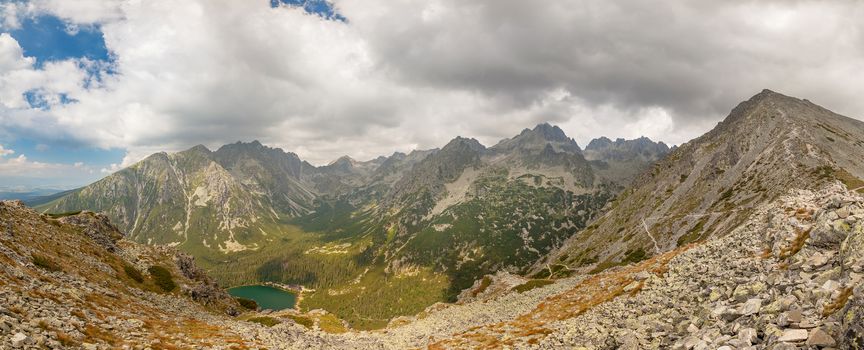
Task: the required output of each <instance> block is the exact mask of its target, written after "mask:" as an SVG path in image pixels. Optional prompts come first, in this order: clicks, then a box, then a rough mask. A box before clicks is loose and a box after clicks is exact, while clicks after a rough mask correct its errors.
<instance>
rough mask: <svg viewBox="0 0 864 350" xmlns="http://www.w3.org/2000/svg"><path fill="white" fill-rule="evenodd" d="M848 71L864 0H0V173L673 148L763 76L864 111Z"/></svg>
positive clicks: (856, 58)
mask: <svg viewBox="0 0 864 350" xmlns="http://www.w3.org/2000/svg"><path fill="white" fill-rule="evenodd" d="M862 73H864V2H861V1H843V0H838V1H830V2H829V1H796V0H763V1H744V0H730V1H713V0H712V1H708V0H705V1H667V0H657V1H642V0H563V1H562V0H554V1H553V0H532V1H524V0H522V1H517V0H474V1H460V0H423V1H420V0H362V1H360V0H332V1H325V0H306V1H304V0H247V1H234V0H185V1H174V0H77V1H68V0H30V1H24V0H0V189H3V188H8V187H37V186H41V187H57V188H71V187H75V186H80V185H84V184H86V183H89V182H91V181H94V180H96V179H98V178H101V177H104V176H106V175H108V174H110V173H112V172H114V171H117V170H118V169H121V168H123V167H125V166H128V165H131V164H133V163H134V162H136V161H138V160H141V159H143V158H144V157H146V156H147V155H149V154H152V153H155V152H159V151H168V152H172V151H179V150H183V149H187V148H189V147H192V146H194V145H197V144H204V145H206V146H208V147H210V148H211V149H216V148H218V147H219V146H220V145H222V144H226V143H232V142H235V141H251V140H260V141H261V142H262V143H264V144H266V145H270V146H274V147H281V148H283V149H285V150H286V151H292V152H295V153H297V154H298V155H300V157H301V158H303V159H305V160H308V161H310V162H311V163H313V164H327V163H329V162H330V161H331V160H334V159H336V158H338V157H339V156H342V155H348V156H351V157H352V158H354V159H358V160H366V159H371V158H374V157H377V156H379V155H389V154H392V153H393V152H394V151H400V152H408V151H411V150H413V149H428V148H434V147H440V146H442V145H444V144H446V143H447V141H449V140H450V139H452V138H453V137H455V136H466V137H474V138H477V139H478V140H479V141H480V142H482V143H483V144H486V145H492V144H494V143H496V142H497V141H498V140H500V139H502V138H506V137H511V136H513V135H515V134H517V133H519V131H521V130H522V129H524V128H530V127H532V126H534V125H536V124H538V123H542V122H549V123H552V124H556V125H558V126H560V127H561V128H562V129H563V130H564V131H565V132H566V133H567V134H568V135H569V136H571V137H573V138H575V139H576V141H577V142H579V144H580V145H585V144H587V143H588V141H589V140H591V139H592V138H595V137H599V136H607V137H611V138H616V137H623V138H636V137H640V136H647V137H649V138H651V139H654V140H660V141H664V142H667V143H669V144H680V143H683V142H686V141H688V140H690V139H692V138H694V137H696V136H699V135H701V134H702V133H704V132H706V131H708V130H710V129H711V128H712V127H713V126H714V125H716V123H717V122H719V121H720V120H722V119H723V118H724V117H725V116H726V115H727V114H728V113H729V111H730V110H731V109H732V108H733V107H734V106H735V105H736V104H737V103H739V102H741V101H743V100H746V99H748V98H749V97H750V96H752V95H754V94H756V93H758V92H759V91H761V90H762V89H765V88H768V89H772V90H774V91H778V92H781V93H785V94H788V95H792V96H796V97H799V98H807V99H809V100H811V101H814V102H815V103H818V104H820V105H822V106H824V107H826V108H829V109H831V110H833V111H835V112H837V113H840V114H843V115H847V116H849V117H853V118H858V119H862V118H864V98H861V97H860V96H859V94H860V91H864V79H861V77H862V76H864V74H862Z"/></svg>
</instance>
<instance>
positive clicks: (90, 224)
mask: <svg viewBox="0 0 864 350" xmlns="http://www.w3.org/2000/svg"><path fill="white" fill-rule="evenodd" d="M59 221H60V222H61V223H64V224H69V225H72V226H76V227H78V228H79V229H81V231H82V232H84V234H85V235H87V237H90V239H92V240H93V241H94V242H96V244H98V245H100V246H102V247H103V248H105V249H106V250H108V251H109V252H112V253H114V252H117V241H119V240H120V239H122V238H123V233H122V232H120V230H119V229H117V227H116V226H114V224H112V223H111V219H109V218H108V216H107V215H104V214H98V213H94V212H91V211H83V212H81V213H79V214H75V215H69V216H64V217H61V218H60V220H59Z"/></svg>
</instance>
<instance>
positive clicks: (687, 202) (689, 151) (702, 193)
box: [535, 90, 864, 271]
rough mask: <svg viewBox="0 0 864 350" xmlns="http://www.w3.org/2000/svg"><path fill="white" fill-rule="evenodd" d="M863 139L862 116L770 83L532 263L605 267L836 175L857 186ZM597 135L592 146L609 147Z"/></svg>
mask: <svg viewBox="0 0 864 350" xmlns="http://www.w3.org/2000/svg"><path fill="white" fill-rule="evenodd" d="M862 140H864V123H862V122H861V121H858V120H854V119H851V118H847V117H843V116H840V115H837V114H835V113H832V112H830V111H828V110H827V109H824V108H822V107H820V106H818V105H815V104H813V103H812V102H809V101H807V100H800V99H797V98H793V97H789V96H785V95H782V94H779V93H776V92H773V91H770V90H764V91H762V92H761V93H759V94H757V95H755V96H753V97H752V98H750V99H749V100H747V101H745V102H742V103H741V104H739V105H738V106H737V107H735V108H734V109H733V110H732V112H731V113H730V114H729V116H728V117H727V118H726V119H724V120H723V121H722V122H720V123H719V124H717V126H716V127H715V128H714V129H712V130H711V131H709V132H708V133H706V134H705V135H703V136H701V137H698V138H696V139H694V140H692V141H690V142H687V143H685V144H683V145H681V146H680V147H678V148H677V149H675V150H674V151H673V152H671V153H670V154H669V155H668V156H666V157H665V158H663V159H661V160H660V161H658V162H657V163H655V164H654V165H653V166H652V167H651V170H650V171H647V172H644V173H642V174H641V175H640V176H639V177H638V179H637V180H636V181H635V182H634V184H635V186H633V187H632V188H630V189H627V190H626V191H625V192H624V193H623V194H622V195H621V196H619V197H618V198H617V199H616V200H615V201H614V202H613V203H612V205H611V207H610V208H609V209H608V210H606V211H605V214H604V215H602V216H601V217H599V218H597V219H596V221H595V222H594V223H593V224H592V225H591V228H590V229H589V230H585V231H582V232H580V233H579V234H577V235H574V236H573V237H571V238H570V241H569V242H567V243H565V244H564V246H563V247H561V248H560V249H558V250H557V251H556V252H555V253H553V254H552V255H550V257H549V259H548V260H546V261H544V262H543V263H541V264H538V265H537V266H536V267H535V268H536V270H537V271H539V270H540V269H541V268H542V267H543V266H545V264H547V263H549V262H551V261H560V262H562V263H564V264H566V265H567V266H570V267H573V268H575V269H576V270H579V271H582V270H584V271H589V270H592V269H595V270H596V269H598V268H600V269H602V268H607V267H609V266H613V265H615V264H620V263H622V262H627V261H632V260H634V259H641V258H644V257H647V256H651V255H654V254H657V253H659V252H663V251H667V250H670V249H673V248H675V247H678V246H682V245H686V244H688V243H691V242H696V241H703V240H706V239H708V238H710V237H713V236H716V235H724V234H728V233H729V232H731V231H732V230H733V229H734V228H735V227H737V226H738V225H740V224H741V223H742V222H743V220H745V219H746V218H747V217H749V216H750V215H751V214H752V213H753V210H754V208H756V207H758V206H759V205H761V204H764V203H766V202H768V201H770V200H773V199H776V198H777V196H779V195H781V194H783V193H786V191H788V189H790V188H801V189H814V188H818V187H820V186H823V185H824V184H826V183H829V182H831V181H834V180H835V179H840V180H842V181H846V182H847V183H848V184H849V185H850V186H851V187H853V188H854V187H860V186H856V185H857V184H859V183H860V184H861V185H864V183H862V182H860V181H861V180H858V179H861V178H864V161H862V158H861V157H860V155H861V154H862V153H864V141H862ZM593 143H594V146H592V147H589V150H586V152H588V153H590V154H595V155H596V154H600V152H597V150H598V149H607V150H608V149H609V147H610V143H609V142H607V141H605V140H600V141H597V142H593ZM624 143H626V142H622V144H624ZM610 242H613V243H612V244H610Z"/></svg>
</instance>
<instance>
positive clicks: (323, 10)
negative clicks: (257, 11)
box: [270, 0, 346, 22]
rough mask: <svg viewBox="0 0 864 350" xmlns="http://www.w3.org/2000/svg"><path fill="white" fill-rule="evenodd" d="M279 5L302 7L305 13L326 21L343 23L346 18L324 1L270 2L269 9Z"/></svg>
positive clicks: (284, 0)
mask: <svg viewBox="0 0 864 350" xmlns="http://www.w3.org/2000/svg"><path fill="white" fill-rule="evenodd" d="M280 3H283V4H286V5H291V6H296V7H302V8H303V9H304V10H306V12H308V13H312V14H316V15H319V16H321V17H324V18H326V19H330V20H336V21H342V22H345V21H346V18H345V17H343V16H342V15H340V14H339V13H338V12H336V10H335V9H334V8H333V4H331V3H329V2H328V1H326V0H270V6H271V7H277V6H279V4H280Z"/></svg>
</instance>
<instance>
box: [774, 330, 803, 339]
mask: <svg viewBox="0 0 864 350" xmlns="http://www.w3.org/2000/svg"><path fill="white" fill-rule="evenodd" d="M808 336H809V334H808V333H807V330H806V329H787V330H784V331H783V335H781V336H780V338H778V339H777V341H780V342H799V341H805V340H807V337H808Z"/></svg>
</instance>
